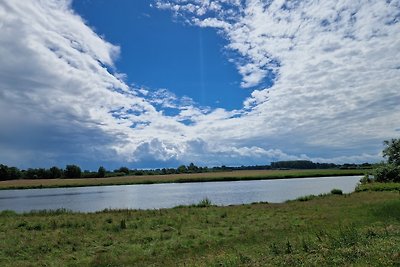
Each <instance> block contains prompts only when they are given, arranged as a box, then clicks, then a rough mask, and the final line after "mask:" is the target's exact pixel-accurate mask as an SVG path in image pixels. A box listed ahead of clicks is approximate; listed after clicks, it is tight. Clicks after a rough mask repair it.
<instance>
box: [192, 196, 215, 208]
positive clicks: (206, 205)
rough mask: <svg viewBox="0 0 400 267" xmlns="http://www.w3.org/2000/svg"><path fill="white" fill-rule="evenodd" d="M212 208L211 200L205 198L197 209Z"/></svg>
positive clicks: (198, 204)
mask: <svg viewBox="0 0 400 267" xmlns="http://www.w3.org/2000/svg"><path fill="white" fill-rule="evenodd" d="M210 206H212V203H211V200H210V199H209V198H207V197H206V198H203V199H202V200H200V201H199V203H197V205H196V207H199V208H206V207H210Z"/></svg>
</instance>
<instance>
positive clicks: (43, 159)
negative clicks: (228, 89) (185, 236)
mask: <svg viewBox="0 0 400 267" xmlns="http://www.w3.org/2000/svg"><path fill="white" fill-rule="evenodd" d="M155 6H156V7H158V8H160V9H168V10H172V11H173V12H174V14H175V15H176V16H178V17H181V18H183V21H187V22H189V23H191V24H192V25H193V26H195V27H212V28H215V29H216V30H217V31H218V32H219V33H220V34H221V36H222V37H224V38H226V39H227V41H228V45H227V46H226V49H227V50H231V51H234V52H235V53H236V56H235V57H233V58H231V59H230V60H232V61H233V62H234V63H235V64H236V66H237V69H238V72H239V73H240V74H241V75H242V77H243V79H242V86H243V87H249V88H253V92H252V93H251V96H250V97H249V98H248V99H244V100H243V108H242V109H239V110H232V111H229V110H226V109H223V108H217V109H211V108H208V107H199V106H197V105H196V103H195V101H193V100H192V99H190V98H187V97H185V96H177V95H175V94H174V93H172V92H171V91H169V90H173V88H169V90H166V89H160V90H152V89H149V88H137V87H136V86H128V85H127V84H126V82H125V81H126V80H127V77H126V76H125V75H124V74H121V73H118V72H117V70H116V69H115V67H114V60H115V59H116V58H117V57H118V54H119V50H120V48H119V47H117V46H115V45H112V44H110V43H108V42H107V41H106V40H104V39H103V38H101V37H99V36H98V35H97V34H96V33H95V32H94V31H93V30H92V29H90V28H89V27H88V26H87V25H85V22H84V21H83V20H82V19H81V18H80V17H79V16H78V15H77V14H75V13H74V12H73V10H71V7H70V2H69V1H55V0H49V1H2V2H0V58H1V59H2V63H1V64H0V124H1V125H5V126H6V127H1V128H0V151H2V153H0V162H4V163H6V164H7V163H8V164H15V165H19V166H21V165H22V166H24V167H29V166H34V165H42V166H44V165H45V164H60V163H64V164H65V163H70V162H78V163H79V162H80V163H82V164H89V165H90V163H91V164H92V166H93V165H94V166H96V165H98V162H109V163H110V162H114V163H115V164H120V165H122V164H124V162H125V163H126V162H128V163H129V162H135V163H137V164H145V163H143V162H150V161H156V162H175V163H177V162H182V163H188V162H191V161H193V162H196V163H197V164H200V165H201V164H209V165H216V164H263V163H267V162H268V161H269V160H275V161H276V160H284V159H313V160H318V161H325V160H326V161H336V162H343V161H347V160H349V161H352V160H354V161H358V162H362V161H367V160H368V161H373V160H379V159H380V155H379V154H378V152H379V150H380V149H381V147H380V144H381V141H382V140H384V139H387V138H391V137H394V136H396V134H397V135H398V131H396V129H399V127H400V125H399V124H400V105H399V104H398V103H400V88H399V84H400V27H399V24H398V21H399V15H398V14H399V12H400V5H399V3H398V2H397V1H379V0H375V1H369V2H368V3H364V2H363V3H361V2H359V1H350V0H349V1H344V0H343V1H268V2H266V1H259V0H249V1H245V2H244V1H240V0H217V1H200V0H185V1H179V0H176V1H156V4H155ZM122 49H124V48H123V47H122ZM126 49H127V48H126ZM271 77H274V79H275V80H274V82H273V84H272V85H271V86H270V87H269V88H265V86H264V85H263V84H264V81H265V79H269V78H271ZM246 90H249V89H246ZM169 111H171V113H169ZM110 164H111V163H110Z"/></svg>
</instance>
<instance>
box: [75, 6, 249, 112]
mask: <svg viewBox="0 0 400 267" xmlns="http://www.w3.org/2000/svg"><path fill="white" fill-rule="evenodd" d="M72 8H73V9H74V10H75V11H76V12H77V13H78V14H79V15H81V16H82V17H83V18H84V19H85V20H86V22H87V23H88V25H90V26H91V27H92V28H94V29H95V31H96V33H98V34H100V35H101V36H104V37H105V39H106V40H107V41H109V42H111V43H113V44H117V45H119V46H120V47H121V53H120V57H119V58H118V59H117V60H116V62H115V65H116V68H117V69H118V70H119V71H122V72H124V73H125V74H126V75H127V82H128V83H133V84H135V85H137V86H144V87H148V88H153V89H154V88H167V89H169V90H172V91H173V92H174V93H175V94H177V95H179V96H188V97H190V98H192V99H193V100H194V101H195V102H196V103H198V104H199V105H202V106H211V107H221V106H222V107H224V108H228V109H238V108H241V105H242V102H243V99H245V98H246V97H248V96H249V95H250V93H251V91H250V90H246V89H242V88H240V75H239V74H238V73H237V71H236V69H235V66H234V65H233V64H231V63H230V62H228V61H227V59H228V57H227V55H225V54H224V50H223V47H224V45H226V41H225V40H224V39H223V38H222V37H221V36H219V35H218V34H217V32H216V31H215V30H213V29H208V28H197V27H191V26H189V25H185V24H184V23H179V22H177V19H175V20H174V19H173V18H172V17H171V14H170V13H168V12H162V11H161V12H160V10H158V9H156V8H152V7H151V6H150V3H149V1H144V0H139V1H127V0H122V1H117V2H115V1H105V0H101V1H74V2H73V4H72ZM104 18H109V19H104Z"/></svg>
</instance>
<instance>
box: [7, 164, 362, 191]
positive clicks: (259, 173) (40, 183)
mask: <svg viewBox="0 0 400 267" xmlns="http://www.w3.org/2000/svg"><path fill="white" fill-rule="evenodd" d="M366 172H367V170H363V169H344V170H343V169H312V170H245V171H228V172H207V173H185V174H169V175H144V176H122V177H107V178H77V179H20V180H7V181H0V190H6V189H35V188H58V187H83V186H106V185H130V184H160V183H194V182H218V181H240V180H269V179H288V178H306V177H324V176H353V175H364V174H365V173H366Z"/></svg>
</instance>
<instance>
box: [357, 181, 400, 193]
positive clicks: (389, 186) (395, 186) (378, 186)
mask: <svg viewBox="0 0 400 267" xmlns="http://www.w3.org/2000/svg"><path fill="white" fill-rule="evenodd" d="M355 191H356V192H362V191H399V193H400V183H378V182H373V183H366V184H360V185H358V186H357V187H356V190H355Z"/></svg>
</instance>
